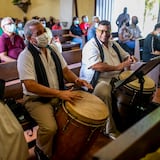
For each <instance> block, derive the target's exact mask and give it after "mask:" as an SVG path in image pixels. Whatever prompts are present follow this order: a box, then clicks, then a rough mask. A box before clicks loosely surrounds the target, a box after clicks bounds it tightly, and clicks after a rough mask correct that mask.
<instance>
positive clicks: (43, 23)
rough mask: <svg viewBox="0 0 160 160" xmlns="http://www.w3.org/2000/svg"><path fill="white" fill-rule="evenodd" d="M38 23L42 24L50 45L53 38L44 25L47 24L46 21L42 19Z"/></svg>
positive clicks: (49, 30)
mask: <svg viewBox="0 0 160 160" xmlns="http://www.w3.org/2000/svg"><path fill="white" fill-rule="evenodd" d="M39 21H40V22H41V23H42V25H43V27H44V28H45V31H46V34H47V37H48V41H49V44H50V43H52V38H53V35H52V31H51V29H50V28H49V27H47V26H46V23H47V22H46V20H45V19H44V18H40V19H39Z"/></svg>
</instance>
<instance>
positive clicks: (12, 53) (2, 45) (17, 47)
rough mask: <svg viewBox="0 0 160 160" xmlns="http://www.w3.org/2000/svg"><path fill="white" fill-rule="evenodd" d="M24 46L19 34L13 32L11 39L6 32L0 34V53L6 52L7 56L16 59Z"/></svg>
mask: <svg viewBox="0 0 160 160" xmlns="http://www.w3.org/2000/svg"><path fill="white" fill-rule="evenodd" d="M24 48H25V44H24V41H23V39H22V38H21V37H20V36H19V35H16V34H15V36H14V37H13V38H12V39H11V38H10V37H9V36H8V35H7V34H6V33H3V34H2V36H0V53H1V52H7V56H9V57H11V58H14V59H17V58H18V55H19V54H20V52H21V51H22V50H23V49H24Z"/></svg>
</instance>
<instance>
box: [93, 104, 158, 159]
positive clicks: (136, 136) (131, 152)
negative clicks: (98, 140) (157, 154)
mask: <svg viewBox="0 0 160 160" xmlns="http://www.w3.org/2000/svg"><path fill="white" fill-rule="evenodd" d="M159 106H160V104H159ZM159 115H160V107H158V108H157V109H155V110H154V111H153V112H151V113H150V114H148V115H147V116H145V117H144V118H143V119H141V120H140V121H139V122H138V123H136V124H135V125H134V126H132V127H131V128H129V129H128V130H127V131H125V132H124V133H123V134H121V135H120V136H119V137H118V138H117V139H116V140H115V141H112V142H111V143H109V144H107V145H106V146H104V147H103V148H102V149H100V150H99V151H98V152H96V153H95V154H94V156H93V159H94V160H139V159H140V158H142V157H144V156H145V155H146V154H147V153H150V152H154V151H156V150H157V149H158V148H159V147H160V143H159V142H160V136H159V135H160V116H159Z"/></svg>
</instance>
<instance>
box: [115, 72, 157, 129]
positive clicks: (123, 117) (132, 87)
mask: <svg viewBox="0 0 160 160" xmlns="http://www.w3.org/2000/svg"><path fill="white" fill-rule="evenodd" d="M132 73H133V71H124V72H122V73H121V74H120V75H119V79H120V80H124V79H126V78H128V77H129V76H130V75H131V74H132ZM144 80H145V82H144V86H143V91H142V94H140V84H139V82H138V79H136V80H134V81H132V82H129V83H127V84H125V85H123V86H121V87H119V88H118V89H116V90H114V91H113V94H112V98H113V100H112V104H113V108H114V110H116V111H117V112H118V115H119V117H118V115H116V117H115V118H117V120H116V121H117V122H118V125H120V128H121V129H122V128H123V129H122V130H124V129H127V128H128V127H130V126H131V125H133V124H134V123H135V122H136V121H138V120H139V119H140V118H142V117H143V116H144V113H145V112H146V110H147V106H148V105H149V103H150V102H151V101H152V98H153V93H154V91H155V82H154V81H153V80H152V79H151V78H149V77H148V76H144ZM118 118H119V119H118ZM120 122H121V124H120ZM117 128H118V127H117ZM118 129H119V128H118ZM121 129H119V130H121Z"/></svg>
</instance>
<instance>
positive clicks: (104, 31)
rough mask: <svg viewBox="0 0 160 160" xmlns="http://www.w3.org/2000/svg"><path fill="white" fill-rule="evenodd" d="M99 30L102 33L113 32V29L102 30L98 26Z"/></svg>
mask: <svg viewBox="0 0 160 160" xmlns="http://www.w3.org/2000/svg"><path fill="white" fill-rule="evenodd" d="M97 31H99V32H100V33H101V34H103V33H105V34H111V30H101V29H98V28H97Z"/></svg>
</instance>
